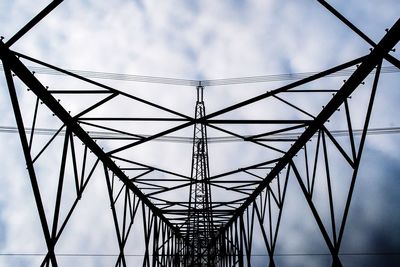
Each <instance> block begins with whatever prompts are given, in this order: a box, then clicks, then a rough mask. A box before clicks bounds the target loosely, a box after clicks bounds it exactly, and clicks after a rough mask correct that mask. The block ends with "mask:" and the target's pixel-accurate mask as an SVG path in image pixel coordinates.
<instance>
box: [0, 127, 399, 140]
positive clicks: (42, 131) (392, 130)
mask: <svg viewBox="0 0 400 267" xmlns="http://www.w3.org/2000/svg"><path fill="white" fill-rule="evenodd" d="M57 131H58V130H57V129H51V128H35V134H37V135H54V134H56V132H57ZM31 132H32V129H31V128H26V129H25V133H27V134H30V133H31ZM362 132H363V130H362V129H354V130H353V135H354V136H360V135H361V134H362ZM0 133H13V134H14V133H18V128H17V127H14V126H0ZM88 133H89V134H90V136H91V137H92V138H93V139H113V138H115V139H132V140H140V139H141V138H148V137H150V136H151V135H146V134H135V136H134V137H133V136H131V135H127V134H122V133H117V132H115V133H113V132H105V131H89V132H88ZM330 133H331V134H332V135H334V136H338V137H342V136H347V135H348V134H349V133H348V131H347V130H332V131H330ZM398 133H400V127H384V128H370V129H368V131H367V135H387V134H398ZM301 134H302V133H301V132H295V133H277V134H274V135H271V138H269V140H270V141H271V140H272V141H273V138H278V137H285V138H297V137H298V136H299V135H301ZM59 135H60V136H63V135H65V131H60V133H59ZM244 137H245V138H246V137H250V136H244ZM154 141H160V142H171V143H192V142H193V138H192V137H188V136H163V137H159V138H157V139H155V140H154ZM207 141H208V142H209V143H226V142H240V141H243V139H241V138H238V137H234V136H215V137H208V138H207Z"/></svg>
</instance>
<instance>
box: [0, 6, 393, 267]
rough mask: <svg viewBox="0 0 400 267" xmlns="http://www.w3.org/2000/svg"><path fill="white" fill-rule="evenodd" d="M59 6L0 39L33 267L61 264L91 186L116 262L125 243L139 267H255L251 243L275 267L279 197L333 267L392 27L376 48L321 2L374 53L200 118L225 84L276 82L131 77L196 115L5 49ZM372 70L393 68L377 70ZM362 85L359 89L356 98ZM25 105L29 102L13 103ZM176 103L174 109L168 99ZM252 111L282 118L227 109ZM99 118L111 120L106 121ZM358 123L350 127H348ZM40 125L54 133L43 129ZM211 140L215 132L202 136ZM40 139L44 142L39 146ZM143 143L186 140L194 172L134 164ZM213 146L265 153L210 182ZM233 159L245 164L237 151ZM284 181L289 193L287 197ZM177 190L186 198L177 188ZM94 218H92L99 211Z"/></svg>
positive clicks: (125, 257) (125, 253) (337, 266)
mask: <svg viewBox="0 0 400 267" xmlns="http://www.w3.org/2000/svg"><path fill="white" fill-rule="evenodd" d="M61 2H62V1H59V0H57V1H53V2H51V3H50V4H49V5H48V6H47V7H46V8H45V9H44V10H43V11H42V12H40V13H39V14H38V15H37V16H36V17H34V18H33V19H32V20H31V21H30V22H29V23H28V24H26V25H25V26H24V27H23V28H22V29H21V30H20V31H18V32H17V33H16V34H15V35H14V36H13V37H11V38H10V39H9V40H3V39H2V40H1V41H0V59H1V61H2V67H3V70H4V75H5V80H6V85H7V91H8V92H7V93H8V94H9V98H10V100H11V105H12V111H13V114H14V118H15V121H16V129H15V131H16V132H18V134H19V138H20V141H21V145H22V151H23V156H24V159H25V162H26V168H27V173H28V176H29V183H30V186H31V188H32V191H33V199H34V204H35V206H36V209H37V214H38V217H39V223H40V226H41V230H42V232H43V238H44V244H45V247H46V252H45V253H44V255H43V259H42V260H41V266H53V267H54V266H59V265H62V264H61V263H60V262H62V261H61V259H60V258H61V257H59V255H58V247H59V246H60V243H62V242H63V241H64V240H63V239H62V238H61V237H62V236H63V235H67V233H66V232H67V231H68V226H69V224H70V222H71V221H72V220H73V219H74V218H73V215H74V214H75V213H76V212H77V207H78V206H79V205H80V204H81V202H82V200H83V199H84V198H85V197H86V196H87V195H86V194H87V193H88V191H89V190H88V189H87V188H88V187H90V183H92V180H94V179H97V180H100V179H101V180H102V181H103V182H104V184H105V185H104V186H105V191H106V192H105V195H106V198H107V199H106V200H107V204H108V205H109V206H107V207H106V208H104V210H107V211H109V210H110V211H109V212H108V213H107V214H108V216H110V217H111V218H112V219H110V222H111V223H112V227H113V231H114V232H115V242H116V245H117V251H118V253H117V254H115V255H109V256H113V257H114V258H115V259H114V258H113V260H115V266H130V265H134V266H135V264H136V265H137V264H138V263H137V262H133V263H132V262H130V261H129V260H130V258H129V256H132V254H131V253H130V250H129V249H131V247H129V245H130V244H132V242H136V243H135V247H136V246H137V247H140V249H141V250H140V251H139V253H138V254H137V255H134V256H135V257H136V256H138V257H139V260H138V261H140V264H142V266H239V267H242V266H252V263H253V262H254V257H253V256H254V254H255V252H254V251H255V247H256V246H260V244H261V246H262V249H263V251H264V254H265V255H263V256H265V260H264V261H263V266H266V265H268V266H270V267H274V266H279V264H278V263H277V260H276V255H277V252H276V251H277V247H278V246H279V242H280V236H281V235H282V233H281V232H282V231H280V228H281V227H282V221H283V220H285V219H282V218H283V216H282V214H283V210H284V209H285V207H286V205H287V204H286V203H287V202H286V199H287V198H288V195H290V194H293V192H296V193H297V196H298V198H299V202H300V201H302V202H303V203H304V205H305V206H306V208H307V213H306V212H304V214H302V215H304V216H305V217H307V218H308V219H310V220H312V221H313V223H314V224H315V228H316V229H317V230H316V231H314V232H315V234H317V235H318V237H319V239H320V241H321V243H322V244H323V246H324V248H325V249H326V251H327V253H326V254H327V255H328V256H329V260H330V261H329V263H328V265H329V266H333V267H341V266H344V264H343V263H342V261H343V255H342V254H341V252H342V248H343V246H342V245H343V240H344V236H345V228H346V223H347V221H348V216H349V213H350V206H351V201H352V197H353V192H354V190H355V186H356V180H357V174H358V172H359V169H360V163H361V158H362V152H363V148H364V145H365V140H366V137H367V133H368V127H369V123H370V119H371V114H372V112H373V104H374V100H375V95H376V92H377V90H378V87H379V81H380V79H381V74H382V73H385V72H398V71H399V69H400V61H399V60H398V59H397V58H396V57H394V56H393V55H392V53H391V51H392V49H393V48H394V47H395V45H396V44H397V43H398V42H399V40H400V20H399V19H398V20H397V21H396V22H395V23H394V24H393V26H392V27H391V28H390V29H388V30H387V32H386V33H385V36H384V37H383V38H382V39H381V40H380V41H379V42H378V43H375V42H374V41H372V40H371V39H370V38H369V37H368V36H367V35H366V34H364V33H363V32H362V31H361V30H360V29H358V28H357V27H356V26H355V25H353V24H352V23H351V22H350V21H349V20H348V19H346V18H345V17H344V16H343V15H342V14H341V13H339V12H338V11H337V10H336V9H334V8H333V7H332V6H331V5H329V4H328V3H327V2H326V1H323V0H319V1H318V2H319V3H320V4H321V5H322V6H323V7H324V8H325V9H327V10H328V11H329V12H330V13H331V14H333V15H334V16H335V17H336V18H337V19H338V20H340V21H341V22H342V23H344V25H346V26H347V27H348V28H349V29H351V30H352V31H353V32H354V33H355V34H357V35H358V36H359V37H361V38H362V39H363V40H364V41H365V42H367V43H368V44H369V45H370V46H371V50H370V52H369V53H367V54H365V55H363V56H361V57H358V58H354V59H352V60H350V61H347V62H344V63H341V64H339V65H336V66H332V67H330V68H327V69H324V70H321V71H319V72H313V73H305V74H304V73H303V74H298V75H297V76H296V75H295V77H292V76H291V75H288V76H290V77H289V78H288V77H286V76H285V77H286V78H287V79H286V80H283V82H285V84H283V85H279V86H277V87H276V88H273V89H271V90H268V91H265V92H263V93H260V94H257V95H254V96H252V97H250V98H247V99H243V100H241V101H239V102H238V103H235V104H231V105H228V106H224V107H223V108H219V109H217V110H216V111H213V112H211V113H206V111H205V104H204V98H203V93H206V92H203V90H204V88H210V87H213V86H222V85H240V86H243V88H245V86H246V85H247V84H250V83H259V82H267V81H270V80H271V79H273V78H274V77H272V78H271V77H268V76H260V77H246V78H240V79H219V80H202V81H197V80H185V79H167V78H165V79H164V78H159V77H153V78H151V77H139V76H129V77H128V78H129V79H132V80H135V79H136V81H140V82H148V83H156V84H160V83H165V84H169V85H174V86H186V88H187V87H189V88H191V89H193V90H197V99H196V100H197V101H196V105H195V116H194V117H193V114H190V115H187V114H185V113H184V112H181V111H179V110H177V109H174V108H173V107H172V108H171V107H170V108H168V107H166V106H163V105H161V104H159V103H158V102H156V101H151V100H149V99H145V98H144V97H140V96H139V95H138V94H135V93H134V92H131V91H127V90H122V89H119V88H115V87H112V86H110V85H108V84H105V83H102V82H100V81H99V80H98V79H96V78H98V75H99V73H90V72H79V71H70V70H66V69H63V68H61V67H58V66H54V65H52V64H49V63H47V62H44V61H42V60H40V59H36V58H33V57H31V56H29V55H26V54H23V53H20V52H17V51H14V50H13V49H12V46H13V44H15V43H16V42H18V41H19V40H20V38H21V37H23V36H24V35H25V34H26V33H27V32H29V31H30V30H31V29H32V28H33V27H34V26H35V25H36V24H37V23H39V22H40V21H41V20H42V19H43V18H44V17H45V16H47V15H48V14H49V13H51V11H52V10H53V9H54V8H56V7H57V6H58V5H59V4H60V3H61ZM383 62H388V63H389V64H391V65H392V67H393V68H394V69H396V70H395V71H393V69H390V68H387V67H385V66H384V65H383ZM29 64H34V66H30V65H29ZM49 73H50V74H52V75H54V76H56V77H57V79H56V80H57V81H56V82H58V83H59V84H62V83H63V79H66V78H68V79H72V80H74V81H76V82H77V83H79V84H80V85H81V84H83V85H85V86H87V85H89V86H90V89H81V88H79V89H76V88H73V89H53V88H51V87H49V86H47V84H46V83H47V81H46V79H44V78H43V76H41V75H48V74H49ZM90 75H92V77H90ZM60 77H61V78H60ZM115 77H116V79H117V78H119V79H121V77H120V76H118V77H117V76H115ZM125 78H126V77H125ZM343 78H344V79H343ZM316 82H318V83H317V84H318V86H319V85H320V84H325V83H327V84H329V86H330V87H329V89H326V88H322V89H321V88H320V87H313V86H312V85H315V83H316ZM328 82H329V83H328ZM361 86H364V87H363V88H364V89H362V90H360V87H361ZM331 88H332V89H331ZM26 89H28V90H26ZM357 93H360V94H361V93H363V94H364V95H363V97H362V99H363V100H364V102H363V103H362V106H363V107H364V109H361V108H360V106H361V104H360V103H361V102H358V100H357V101H353V102H351V101H350V100H349V99H350V97H353V96H355V95H357ZM22 95H23V96H24V98H23V97H22ZM299 96H303V97H304V98H307V99H311V100H312V101H310V102H311V104H310V105H313V106H312V107H313V108H312V109H310V110H309V109H308V105H307V103H303V102H302V101H298V99H299ZM85 97H86V98H85ZM21 99H24V101H25V102H22V100H21ZM26 99H29V100H31V101H32V105H24V104H22V103H26ZM68 101H69V102H68ZM119 101H120V102H119ZM176 101H180V99H179V96H177V100H176ZM220 101H221V102H222V101H223V99H221V100H220ZM263 101H266V102H267V105H265V106H268V105H271V106H274V107H275V105H276V106H278V105H280V107H282V110H284V111H283V112H281V111H280V110H277V111H276V112H275V113H273V117H271V116H272V115H271V114H267V113H268V110H267V112H266V111H265V109H263V107H261V108H260V107H257V108H254V109H255V110H256V114H257V115H258V117H257V118H254V117H250V118H249V117H244V118H243V117H240V116H238V115H237V114H235V113H234V112H233V111H238V110H245V109H246V108H248V107H250V106H251V107H254V106H252V105H255V104H259V103H265V102H263ZM268 101H269V102H268ZM29 103H30V102H29ZM71 103H72V104H71ZM116 103H117V104H116ZM119 103H125V105H132V106H135V105H136V104H140V105H143V106H146V107H149V108H152V109H154V110H156V111H157V113H156V112H155V115H154V114H152V116H149V115H148V114H147V113H144V114H136V113H134V114H133V115H132V114H131V113H128V112H126V110H124V109H123V108H115V105H117V106H118V105H119ZM207 103H208V102H207ZM109 106H111V108H109V109H106V108H108V107H109ZM208 107H209V106H208V104H207V108H208ZM315 107H318V108H315ZM321 107H322V109H321ZM72 108H73V109H72ZM103 108H104V109H106V110H112V112H109V113H104V111H103ZM287 110H290V112H287ZM274 111H275V110H274ZM231 112H232V113H231ZM270 115H271V116H270ZM355 117H357V121H358V127H357V128H358V129H357V128H355V127H354V124H355V121H356V119H355ZM330 120H332V121H340V122H342V124H341V125H344V126H345V129H344V130H337V129H335V128H334V127H333V126H331V125H332V124H329V123H328V122H329V121H330ZM44 122H45V123H47V124H45V125H47V126H48V125H50V126H51V127H50V126H48V127H47V128H44V127H40V125H41V124H40V123H44ZM130 123H132V124H134V123H138V124H139V123H149V124H151V123H152V124H153V126H154V128H153V129H157V130H153V131H152V132H151V133H150V134H148V133H147V134H140V133H138V132H136V131H135V129H137V128H140V127H136V128H135V127H133V126H132V125H130ZM162 123H164V124H165V125H166V126H165V127H164V128H162V127H159V126H160V124H162ZM139 126H143V125H139ZM157 127H159V128H157ZM235 127H236V128H235ZM240 127H242V128H246V130H248V132H244V131H242V130H243V129H238V128H240ZM143 128H144V127H143ZM160 129H161V130H160ZM185 129H190V131H191V132H192V133H193V135H192V136H190V137H187V136H182V135H179V131H181V130H185ZM211 131H214V132H217V133H219V134H220V135H223V136H217V135H213V136H211V135H209V134H210V133H211ZM173 134H176V136H174V135H173ZM43 136H46V137H49V138H48V139H45V140H44V141H43V140H42V139H41V137H43ZM341 137H344V138H346V141H343V139H340V138H341ZM153 141H160V142H171V141H172V142H176V143H186V144H190V148H191V166H185V167H187V170H188V171H189V172H190V175H189V174H186V173H183V172H180V171H179V170H175V169H172V170H171V169H169V168H168V167H161V166H158V165H157V164H155V163H147V162H142V161H141V159H142V158H141V157H139V160H137V159H134V158H133V156H132V155H133V154H134V153H136V152H137V153H141V151H140V149H139V147H142V146H146V145H149V144H152V142H153ZM212 142H214V143H229V142H236V143H240V144H241V145H243V147H244V146H252V147H256V148H257V149H260V150H262V152H260V153H259V154H258V155H259V157H257V160H258V161H257V162H256V163H251V164H250V163H249V164H245V165H240V166H236V165H234V164H233V165H234V166H230V168H231V169H229V170H227V171H222V172H220V173H215V172H213V170H212V168H211V167H214V163H213V160H216V159H215V158H212V157H211V153H209V152H212V151H213V150H212V149H210V151H209V149H208V146H209V145H210V144H211V143H212ZM210 146H211V145H210ZM153 148H154V147H153ZM157 149H158V147H156V150H157ZM163 152H164V151H161V150H160V151H158V150H157V151H156V153H163ZM236 153H237V154H239V156H240V157H246V156H247V154H246V153H244V152H243V153H242V151H241V150H240V151H236ZM55 155H58V158H57V157H56V156H55ZM167 156H168V155H166V157H167ZM209 161H210V162H211V164H209ZM44 163H50V164H51V167H53V169H56V171H55V173H56V174H55V178H53V179H52V180H51V181H52V182H53V183H54V186H53V187H50V186H49V185H47V184H46V183H43V180H44V178H43V177H44V175H43V169H45V167H43V166H46V165H43V164H44ZM174 164H175V165H180V164H182V162H174ZM215 165H216V164H215ZM338 171H343V173H339V174H338ZM344 176H345V177H344ZM289 183H292V189H291V190H292V191H290V190H289V189H288V184H289ZM338 184H340V187H339V186H338ZM182 189H183V191H184V194H182V191H179V190H182ZM51 190H53V191H51ZM296 190H297V191H296ZM49 191H51V193H52V194H53V195H54V198H53V199H52V201H46V199H47V198H45V195H46V194H49ZM89 192H90V191H89ZM216 192H217V193H216ZM96 204H97V203H96ZM98 208H99V209H102V207H100V202H99V207H98ZM79 219H81V218H79ZM296 219H298V220H301V219H302V217H301V218H296ZM133 229H134V230H133ZM132 232H133V234H135V235H136V236H135V237H134V238H133V237H131V236H132ZM139 236H140V237H139ZM132 240H133V241H132ZM304 242H306V241H304ZM258 248H259V247H258ZM81 256H82V255H81ZM83 256H85V255H83ZM135 259H136V260H137V258H135Z"/></svg>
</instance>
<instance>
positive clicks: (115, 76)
mask: <svg viewBox="0 0 400 267" xmlns="http://www.w3.org/2000/svg"><path fill="white" fill-rule="evenodd" d="M2 66H3V65H2V64H1V63H0V67H2ZM27 68H28V69H30V70H31V71H33V72H35V73H37V74H44V75H62V76H68V75H67V74H64V73H61V72H59V71H57V70H54V69H51V68H48V67H41V66H27ZM355 70H356V69H355V68H351V69H345V70H341V71H338V72H335V73H332V74H330V75H327V76H325V77H343V76H350V75H351V74H352V73H353V72H354V71H355ZM1 71H3V69H2V68H1ZM67 71H69V72H71V73H73V74H77V75H80V76H83V77H86V78H94V79H106V80H119V81H129V82H142V83H157V84H168V85H181V86H197V85H203V86H221V85H234V84H248V83H265V82H275V81H291V80H299V79H304V78H307V77H309V76H312V75H315V74H317V73H318V72H298V73H286V74H273V75H260V76H248V77H236V78H223V79H208V80H192V79H178V78H166V77H157V76H145V75H133V74H122V73H112V72H98V71H86V70H67ZM396 72H400V70H399V69H398V68H397V67H395V66H385V67H382V68H381V73H396ZM374 73H375V71H372V72H371V73H370V74H374Z"/></svg>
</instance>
